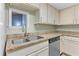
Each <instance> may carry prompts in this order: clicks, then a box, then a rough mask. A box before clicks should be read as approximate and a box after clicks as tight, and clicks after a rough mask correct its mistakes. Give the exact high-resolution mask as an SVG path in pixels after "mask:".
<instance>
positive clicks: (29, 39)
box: [12, 35, 43, 45]
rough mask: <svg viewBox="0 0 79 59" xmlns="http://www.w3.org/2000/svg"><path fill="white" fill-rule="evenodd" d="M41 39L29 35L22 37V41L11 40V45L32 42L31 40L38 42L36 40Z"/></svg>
mask: <svg viewBox="0 0 79 59" xmlns="http://www.w3.org/2000/svg"><path fill="white" fill-rule="evenodd" d="M42 38H43V37H41V36H35V35H29V36H27V37H24V38H23V39H14V40H12V44H15V45H16V44H23V43H26V42H29V41H33V40H38V39H42Z"/></svg>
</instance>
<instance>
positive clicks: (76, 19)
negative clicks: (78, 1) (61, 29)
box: [75, 5, 79, 24]
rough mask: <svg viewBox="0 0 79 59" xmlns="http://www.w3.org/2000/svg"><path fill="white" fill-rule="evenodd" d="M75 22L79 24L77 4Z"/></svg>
mask: <svg viewBox="0 0 79 59" xmlns="http://www.w3.org/2000/svg"><path fill="white" fill-rule="evenodd" d="M75 24H79V5H77V6H75Z"/></svg>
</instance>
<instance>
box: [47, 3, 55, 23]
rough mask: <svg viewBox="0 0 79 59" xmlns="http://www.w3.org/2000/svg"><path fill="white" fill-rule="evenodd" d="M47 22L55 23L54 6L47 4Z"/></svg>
mask: <svg viewBox="0 0 79 59" xmlns="http://www.w3.org/2000/svg"><path fill="white" fill-rule="evenodd" d="M48 23H49V24H54V23H55V8H53V7H52V6H50V5H48Z"/></svg>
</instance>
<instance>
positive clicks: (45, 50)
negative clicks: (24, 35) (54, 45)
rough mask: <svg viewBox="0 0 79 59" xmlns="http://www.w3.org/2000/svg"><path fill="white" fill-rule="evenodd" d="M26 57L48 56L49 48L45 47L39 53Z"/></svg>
mask: <svg viewBox="0 0 79 59" xmlns="http://www.w3.org/2000/svg"><path fill="white" fill-rule="evenodd" d="M28 56H49V47H45V48H43V49H41V50H39V51H36V52H34V53H32V54H30V55H28Z"/></svg>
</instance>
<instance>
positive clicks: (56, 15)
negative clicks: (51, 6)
mask: <svg viewBox="0 0 79 59" xmlns="http://www.w3.org/2000/svg"><path fill="white" fill-rule="evenodd" d="M59 24H60V19H59V10H57V9H55V25H59Z"/></svg>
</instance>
